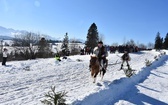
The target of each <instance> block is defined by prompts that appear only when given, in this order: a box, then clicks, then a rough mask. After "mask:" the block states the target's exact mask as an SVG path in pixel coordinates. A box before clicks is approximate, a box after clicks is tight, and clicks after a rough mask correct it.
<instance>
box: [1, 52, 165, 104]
mask: <svg viewBox="0 0 168 105" xmlns="http://www.w3.org/2000/svg"><path fill="white" fill-rule="evenodd" d="M165 51H166V55H160V54H161V52H156V51H154V50H153V51H143V52H138V53H132V54H130V56H131V61H130V65H131V67H132V68H133V69H135V70H136V71H135V75H134V76H132V77H130V78H128V77H126V76H125V74H124V72H123V71H122V70H119V68H120V64H117V65H110V64H113V63H115V62H116V61H118V62H120V58H119V56H121V55H122V54H109V56H108V60H109V66H108V70H107V73H106V74H105V76H104V79H103V81H101V80H100V77H99V76H98V77H97V83H100V84H102V86H98V85H97V83H92V82H93V79H92V78H91V76H90V71H89V69H88V66H89V60H90V55H83V56H81V55H76V56H70V57H68V59H66V60H62V61H61V62H56V61H55V59H54V58H50V59H37V60H28V61H12V62H7V66H6V67H4V66H0V80H1V81H0V105H42V103H41V102H40V100H43V99H44V98H45V97H44V94H45V93H47V92H48V91H49V90H50V87H51V86H56V91H64V90H65V91H67V92H68V94H67V97H66V100H67V101H66V103H68V104H73V105H113V104H115V105H149V104H150V105H167V104H168V100H167V99H168V92H167V88H168V82H167V79H168V71H167V70H168V55H167V54H168V51H167V50H165ZM155 56H157V57H158V60H155V59H154V57H155ZM78 59H80V62H79V61H78ZM145 59H148V60H150V61H152V62H153V63H152V65H151V66H149V67H146V65H145ZM125 66H126V64H125Z"/></svg>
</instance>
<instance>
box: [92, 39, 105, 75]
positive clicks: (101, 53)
mask: <svg viewBox="0 0 168 105" xmlns="http://www.w3.org/2000/svg"><path fill="white" fill-rule="evenodd" d="M93 53H94V54H95V55H96V56H97V57H98V61H99V64H100V67H101V70H102V71H103V74H104V73H105V72H106V68H107V64H108V60H107V59H106V57H107V56H108V53H107V50H106V47H105V46H104V45H103V42H102V41H99V42H98V46H97V47H95V48H94V50H93Z"/></svg>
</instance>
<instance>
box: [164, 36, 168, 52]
mask: <svg viewBox="0 0 168 105" xmlns="http://www.w3.org/2000/svg"><path fill="white" fill-rule="evenodd" d="M163 45H164V48H165V49H168V33H167V34H166V37H165V39H164V43H163Z"/></svg>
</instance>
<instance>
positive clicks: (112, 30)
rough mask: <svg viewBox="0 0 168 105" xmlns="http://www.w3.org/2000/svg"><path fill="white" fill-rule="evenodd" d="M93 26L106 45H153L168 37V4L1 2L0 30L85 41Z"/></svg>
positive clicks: (159, 0) (139, 0)
mask: <svg viewBox="0 0 168 105" xmlns="http://www.w3.org/2000/svg"><path fill="white" fill-rule="evenodd" d="M92 23H96V25H97V28H98V32H99V34H100V35H101V36H103V38H104V43H105V44H112V43H119V44H123V42H124V41H127V40H130V39H133V40H134V41H135V43H144V44H147V43H149V42H152V43H154V40H155V37H156V34H157V32H160V34H161V36H162V37H165V36H166V34H167V33H168V0H0V26H3V27H6V28H13V29H17V30H27V31H32V32H40V33H41V34H47V35H50V36H53V37H55V38H59V37H64V35H65V33H66V32H68V36H69V38H75V39H83V40H86V36H87V32H88V29H89V27H90V25H91V24H92Z"/></svg>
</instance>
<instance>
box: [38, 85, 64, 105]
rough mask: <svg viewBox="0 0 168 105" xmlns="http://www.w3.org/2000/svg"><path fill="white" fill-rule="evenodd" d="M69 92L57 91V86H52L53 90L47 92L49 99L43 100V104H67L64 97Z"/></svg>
mask: <svg viewBox="0 0 168 105" xmlns="http://www.w3.org/2000/svg"><path fill="white" fill-rule="evenodd" d="M66 94H67V92H65V91H63V92H57V93H56V92H55V86H54V87H51V91H49V92H48V93H47V94H45V97H46V98H47V99H45V100H43V101H41V102H42V103H43V104H46V105H66V104H65V101H66V100H65V99H64V97H65V96H66Z"/></svg>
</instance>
